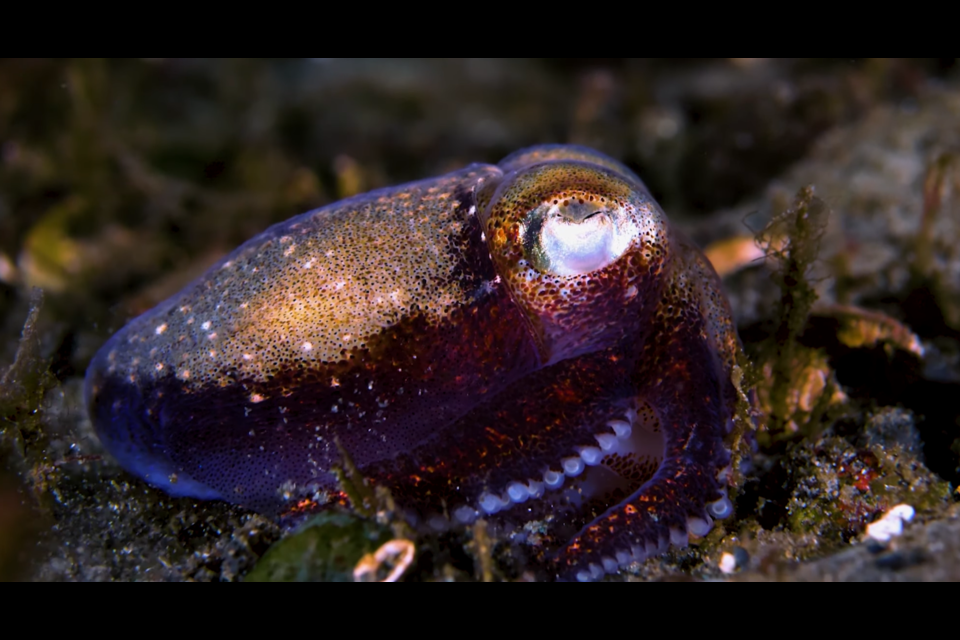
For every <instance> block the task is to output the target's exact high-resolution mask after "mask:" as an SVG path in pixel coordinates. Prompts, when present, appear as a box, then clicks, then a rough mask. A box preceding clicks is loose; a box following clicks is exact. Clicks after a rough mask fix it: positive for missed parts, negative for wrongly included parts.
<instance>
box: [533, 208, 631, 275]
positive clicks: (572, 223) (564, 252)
mask: <svg viewBox="0 0 960 640" xmlns="http://www.w3.org/2000/svg"><path fill="white" fill-rule="evenodd" d="M635 234H636V230H635V229H634V227H633V225H632V224H629V217H628V216H627V215H626V212H625V211H624V210H623V207H622V206H620V205H619V204H617V203H615V202H612V201H610V200H608V199H606V198H595V197H593V198H591V197H584V198H569V197H568V198H565V199H564V200H548V201H547V202H544V203H543V204H541V205H540V206H539V207H536V208H535V209H533V210H532V211H531V212H530V213H529V214H528V216H527V218H526V220H525V224H524V225H523V228H522V237H523V248H524V253H525V254H526V257H527V260H529V261H530V264H531V265H532V266H533V267H534V268H535V269H536V270H537V271H540V272H541V273H552V274H554V275H558V276H575V275H581V274H584V273H590V272H591V271H596V270H598V269H602V268H603V267H605V266H607V265H608V264H610V263H612V262H614V261H615V260H616V259H617V258H619V257H620V256H621V255H623V253H624V251H626V250H627V247H629V246H630V241H631V239H632V238H633V237H634V235H635Z"/></svg>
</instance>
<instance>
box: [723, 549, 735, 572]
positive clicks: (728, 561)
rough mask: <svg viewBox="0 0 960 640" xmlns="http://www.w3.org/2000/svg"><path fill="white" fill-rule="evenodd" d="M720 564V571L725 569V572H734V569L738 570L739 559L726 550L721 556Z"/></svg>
mask: <svg viewBox="0 0 960 640" xmlns="http://www.w3.org/2000/svg"><path fill="white" fill-rule="evenodd" d="M719 566H720V571H723V572H724V573H728V574H729V573H733V572H734V571H736V570H737V559H736V558H735V557H733V554H732V553H729V552H726V551H725V552H724V553H723V555H722V556H720V565H719Z"/></svg>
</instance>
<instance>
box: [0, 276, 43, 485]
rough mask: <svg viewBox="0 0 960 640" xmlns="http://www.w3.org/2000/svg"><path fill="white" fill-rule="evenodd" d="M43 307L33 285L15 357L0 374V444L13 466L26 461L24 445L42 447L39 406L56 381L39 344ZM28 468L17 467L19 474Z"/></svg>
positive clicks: (41, 297) (41, 296) (39, 449)
mask: <svg viewBox="0 0 960 640" xmlns="http://www.w3.org/2000/svg"><path fill="white" fill-rule="evenodd" d="M42 308H43V291H42V290H41V289H36V288H35V289H33V291H32V293H31V297H30V311H29V312H28V314H27V319H26V321H25V322H24V324H23V331H22V332H21V334H20V343H19V345H18V347H17V354H16V357H15V358H14V361H13V364H11V365H10V366H9V367H8V368H7V370H6V371H4V373H3V376H2V377H0V445H2V448H3V449H4V450H5V451H4V452H3V455H4V457H10V456H12V457H13V460H15V462H14V466H15V467H24V466H25V465H26V464H28V463H27V462H26V454H27V449H28V448H29V447H31V446H32V445H34V444H36V447H34V448H36V449H37V450H38V451H43V449H44V447H43V438H42V432H41V430H40V407H41V404H42V403H43V397H44V394H46V392H47V391H48V390H49V389H51V388H53V387H54V386H55V385H56V384H57V380H56V378H55V377H54V376H53V374H52V373H50V370H49V361H48V360H47V359H45V358H44V357H43V354H42V353H41V348H40V335H39V332H38V329H37V321H38V318H39V316H40V310H41V309H42ZM7 449H12V451H6V450H7ZM28 471H29V470H27V469H25V468H21V469H20V472H21V474H24V472H28Z"/></svg>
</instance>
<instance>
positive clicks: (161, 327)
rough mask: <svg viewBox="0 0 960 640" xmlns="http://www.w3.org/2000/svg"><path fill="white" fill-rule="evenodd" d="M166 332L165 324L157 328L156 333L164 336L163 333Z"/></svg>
mask: <svg viewBox="0 0 960 640" xmlns="http://www.w3.org/2000/svg"><path fill="white" fill-rule="evenodd" d="M166 330H167V323H166V322H164V323H163V324H162V325H160V326H159V327H157V328H156V330H155V333H156V334H157V335H158V336H159V335H163V332H164V331H166Z"/></svg>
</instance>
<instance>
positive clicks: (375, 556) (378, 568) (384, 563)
mask: <svg viewBox="0 0 960 640" xmlns="http://www.w3.org/2000/svg"><path fill="white" fill-rule="evenodd" d="M415 552H416V546H415V545H414V544H413V542H411V541H410V540H406V539H404V538H394V539H393V540H390V541H388V542H385V543H383V544H382V545H380V548H379V549H377V550H376V551H374V552H373V553H368V554H366V555H365V556H363V557H362V558H360V562H358V563H357V566H356V567H354V568H353V580H354V582H396V581H397V580H399V579H400V578H401V576H403V574H404V573H405V572H406V570H407V568H408V567H409V566H410V564H411V563H412V562H413V556H414V553H415ZM384 573H386V575H383V574H384ZM381 575H383V577H381Z"/></svg>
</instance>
